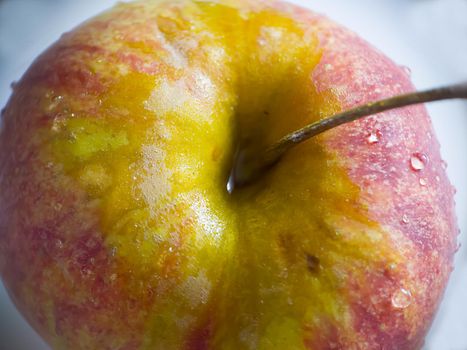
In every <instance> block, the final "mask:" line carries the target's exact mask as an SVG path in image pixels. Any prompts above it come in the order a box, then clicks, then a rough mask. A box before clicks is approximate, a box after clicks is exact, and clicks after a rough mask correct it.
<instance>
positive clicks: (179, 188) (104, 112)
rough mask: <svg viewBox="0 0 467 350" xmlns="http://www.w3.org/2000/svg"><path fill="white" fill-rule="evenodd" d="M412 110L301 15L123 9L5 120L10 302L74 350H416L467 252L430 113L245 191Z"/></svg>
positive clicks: (154, 6) (32, 79) (74, 35)
mask: <svg viewBox="0 0 467 350" xmlns="http://www.w3.org/2000/svg"><path fill="white" fill-rule="evenodd" d="M411 89H412V85H411V84H410V82H409V79H408V77H407V76H406V74H405V72H404V71H403V70H402V69H401V68H399V67H397V66H396V65H395V64H393V63H392V62H391V61H390V60H389V59H387V58H385V57H384V56H383V55H382V54H381V53H379V52H376V51H375V50H374V49H372V48H371V47H370V46H369V45H368V44H366V43H365V42H364V41H362V40H361V39H359V38H358V37H356V36H355V35H354V34H353V33H351V32H349V31H347V30H345V29H342V28H341V27H339V26H337V25H335V24H333V23H332V22H330V21H329V20H327V19H325V18H323V17H321V16H318V15H315V14H312V13H310V12H308V11H305V10H303V9H300V8H297V7H294V6H292V5H288V4H284V3H279V2H268V3H265V2H264V3H263V2H256V1H241V2H238V1H235V2H234V1H221V2H209V1H177V2H169V1H167V2H163V1H162V2H160V1H145V2H136V3H133V4H121V5H118V6H117V7H115V8H114V9H112V10H110V11H109V12H107V13H105V14H103V15H101V16H99V17H96V18H95V19H92V20H91V21H88V22H87V23H85V24H83V25H82V26H80V27H78V28H77V29H75V30H73V31H72V32H70V33H67V34H65V35H64V36H63V37H62V38H61V39H60V40H59V41H58V42H57V43H56V44H55V45H54V46H52V47H51V48H50V49H49V50H47V51H46V52H45V53H44V54H43V55H42V56H41V57H40V58H39V59H38V60H37V61H36V62H35V63H34V64H33V66H32V67H31V68H30V70H29V71H28V73H27V74H26V75H25V76H24V77H23V79H22V80H21V82H20V83H19V84H18V85H17V87H16V88H15V91H14V94H13V96H12V98H11V100H10V102H9V104H8V105H7V108H6V110H5V115H4V125H3V129H2V133H1V134H0V149H2V153H1V156H0V174H1V176H0V189H1V191H0V220H1V222H2V225H3V227H1V229H0V258H1V259H0V271H1V273H2V277H3V280H4V282H5V284H6V286H7V287H8V289H9V291H10V294H11V296H12V298H13V299H14V301H15V303H16V304H17V306H18V307H19V308H20V309H21V310H22V312H23V314H24V315H25V316H26V317H27V318H28V320H29V321H30V322H31V324H32V325H33V326H34V327H35V328H36V329H37V330H38V332H39V333H40V334H41V335H42V336H43V337H44V338H45V339H46V340H47V341H48V342H49V344H50V345H51V346H52V347H53V348H56V349H62V348H63V349H329V348H342V349H379V348H381V347H385V348H388V349H413V348H418V347H420V346H421V344H422V341H423V337H424V335H425V333H426V331H427V329H428V327H429V325H430V322H431V319H432V317H433V314H434V312H435V310H436V307H437V304H438V303H439V300H440V297H441V295H442V292H443V289H444V286H445V284H446V281H447V278H448V275H449V272H450V269H451V260H452V255H453V252H454V248H455V235H456V232H457V231H456V227H457V226H456V223H455V218H454V215H453V201H452V190H451V186H450V184H449V182H448V180H447V178H446V175H445V171H444V169H443V168H442V166H441V159H440V155H439V146H438V144H437V141H436V139H435V137H434V135H433V131H432V128H431V124H430V121H429V118H428V116H427V114H426V112H425V110H424V108H423V107H411V108H407V109H404V110H400V111H396V112H387V113H384V114H382V115H379V116H376V117H371V118H368V119H365V120H362V121H358V122H355V123H353V124H351V125H345V126H342V127H340V128H338V129H335V130H331V131H329V132H328V133H326V134H323V135H320V136H318V137H316V138H314V139H312V140H310V141H308V142H306V143H304V144H302V145H300V146H299V147H296V149H294V150H292V151H291V152H290V153H288V154H287V155H286V156H285V157H284V158H283V159H282V160H281V161H280V163H279V164H277V166H276V167H274V168H273V169H271V170H270V172H269V173H268V174H267V175H266V176H265V177H263V178H261V179H260V180H259V181H257V182H255V183H254V184H252V185H251V186H248V187H245V188H241V189H238V190H235V191H234V192H233V193H232V194H229V193H228V192H227V190H226V182H227V178H228V175H229V171H230V167H231V163H232V158H233V154H234V152H235V149H236V147H237V146H238V144H240V143H245V142H246V143H250V144H254V145H265V144H271V143H273V142H274V141H276V140H278V139H279V138H280V137H282V136H284V135H285V134H287V133H288V132H290V131H292V130H296V129H297V128H299V127H301V126H304V125H306V124H308V123H310V122H312V121H315V120H319V119H321V118H324V117H326V116H329V115H331V114H333V113H335V112H337V111H340V110H342V109H344V108H349V107H351V106H354V105H355V104H358V103H361V102H364V101H366V100H372V99H377V98H378V97H382V96H388V95H392V94H395V93H400V92H404V91H409V90H411ZM414 159H415V161H414ZM416 160H418V162H416ZM414 162H416V166H414ZM422 181H423V182H422ZM422 183H424V185H422Z"/></svg>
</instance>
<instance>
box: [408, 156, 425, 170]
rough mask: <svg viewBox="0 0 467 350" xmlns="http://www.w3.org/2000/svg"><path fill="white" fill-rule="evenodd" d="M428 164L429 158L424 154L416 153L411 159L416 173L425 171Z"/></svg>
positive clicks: (411, 164)
mask: <svg viewBox="0 0 467 350" xmlns="http://www.w3.org/2000/svg"><path fill="white" fill-rule="evenodd" d="M427 162H428V157H427V156H426V155H425V154H423V153H418V152H417V153H414V154H412V156H411V157H410V166H411V167H412V169H413V170H415V171H421V170H423V169H425V165H426V163H427Z"/></svg>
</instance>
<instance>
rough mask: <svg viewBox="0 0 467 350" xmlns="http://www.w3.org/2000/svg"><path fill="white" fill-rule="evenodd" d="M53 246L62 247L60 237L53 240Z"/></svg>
mask: <svg viewBox="0 0 467 350" xmlns="http://www.w3.org/2000/svg"><path fill="white" fill-rule="evenodd" d="M55 246H56V247H57V248H58V249H62V248H63V242H62V240H61V239H57V240H56V241H55Z"/></svg>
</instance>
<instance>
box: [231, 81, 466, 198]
mask: <svg viewBox="0 0 467 350" xmlns="http://www.w3.org/2000/svg"><path fill="white" fill-rule="evenodd" d="M457 98H466V99H467V82H464V83H460V84H455V85H449V86H445V87H439V88H434V89H430V90H424V91H416V92H411V93H407V94H402V95H397V96H394V97H390V98H387V99H383V100H379V101H375V102H369V103H366V104H364V105H361V106H358V107H355V108H352V109H350V110H347V111H344V112H340V113H338V114H335V115H333V116H331V117H328V118H324V119H322V120H319V121H317V122H314V123H311V124H309V125H307V126H305V127H303V128H301V129H299V130H296V131H294V132H291V133H290V134H288V135H286V136H284V137H282V138H281V139H280V140H279V141H277V142H276V143H274V144H273V145H271V146H269V147H267V148H265V149H264V150H262V151H261V150H260V151H259V152H258V150H257V149H255V150H252V149H249V148H243V149H242V148H240V149H238V150H237V152H236V154H235V155H234V160H233V165H232V169H231V172H230V176H229V179H228V182H227V191H228V192H229V193H232V192H233V190H234V189H235V188H239V187H244V186H247V185H249V184H251V183H253V182H254V181H256V180H257V179H258V178H260V177H261V176H262V175H264V173H265V172H266V171H267V170H268V169H270V168H271V167H273V166H274V165H275V164H277V162H278V161H279V160H280V158H281V157H282V156H283V155H284V154H285V153H286V152H287V151H289V150H290V149H291V148H293V147H294V146H296V145H298V144H300V143H302V142H304V141H306V140H308V139H310V138H312V137H313V136H316V135H318V134H321V133H322V132H325V131H327V130H330V129H333V128H335V127H337V126H339V125H342V124H346V123H350V122H352V121H355V120H357V119H360V118H363V117H368V116H370V115H373V114H377V113H381V112H384V111H388V110H391V109H396V108H401V107H406V106H410V105H415V104H419V103H426V102H433V101H440V100H448V99H457Z"/></svg>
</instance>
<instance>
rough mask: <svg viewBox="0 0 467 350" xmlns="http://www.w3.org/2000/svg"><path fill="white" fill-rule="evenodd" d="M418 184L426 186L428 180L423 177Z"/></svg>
mask: <svg viewBox="0 0 467 350" xmlns="http://www.w3.org/2000/svg"><path fill="white" fill-rule="evenodd" d="M418 182H420V185H421V186H426V184H427V181H426V179H424V178H423V177H421V178H420V180H418Z"/></svg>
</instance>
